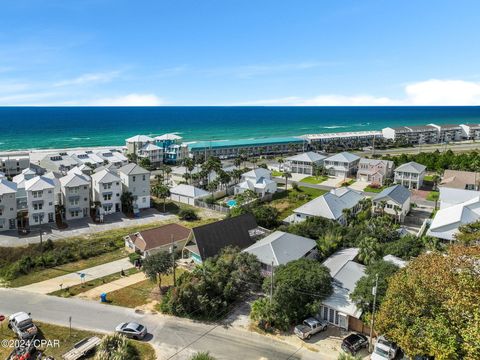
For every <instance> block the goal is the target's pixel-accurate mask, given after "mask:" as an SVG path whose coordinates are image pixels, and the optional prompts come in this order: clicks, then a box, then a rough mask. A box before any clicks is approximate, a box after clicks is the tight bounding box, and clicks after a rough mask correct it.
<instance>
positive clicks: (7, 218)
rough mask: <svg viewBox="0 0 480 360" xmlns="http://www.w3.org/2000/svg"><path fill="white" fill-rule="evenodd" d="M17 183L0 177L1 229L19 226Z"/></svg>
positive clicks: (11, 228)
mask: <svg viewBox="0 0 480 360" xmlns="http://www.w3.org/2000/svg"><path fill="white" fill-rule="evenodd" d="M16 193H17V184H16V183H14V182H13V181H8V180H7V179H6V178H5V177H0V231H5V230H14V229H16V228H17V199H16Z"/></svg>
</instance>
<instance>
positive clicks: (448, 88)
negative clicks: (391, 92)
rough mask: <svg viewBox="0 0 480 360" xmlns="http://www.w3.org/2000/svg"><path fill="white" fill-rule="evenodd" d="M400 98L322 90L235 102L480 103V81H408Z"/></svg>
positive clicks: (253, 103)
mask: <svg viewBox="0 0 480 360" xmlns="http://www.w3.org/2000/svg"><path fill="white" fill-rule="evenodd" d="M404 92H405V95H404V96H403V97H401V98H398V99H397V98H390V97H385V96H374V95H368V94H358V95H352V96H348V95H340V94H324V95H318V96H315V97H312V98H301V97H297V96H290V97H284V98H278V99H267V100H255V101H250V102H243V103H239V104H236V105H265V106H269V105H278V106H281V105H284V106H395V105H396V106H405V105H416V106H421V105H432V106H442V105H459V106H462V105H463V106H467V105H480V82H472V81H464V80H439V79H430V80H426V81H420V82H416V83H411V84H408V85H406V86H405V88H404Z"/></svg>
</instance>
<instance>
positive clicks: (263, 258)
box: [243, 231, 316, 266]
mask: <svg viewBox="0 0 480 360" xmlns="http://www.w3.org/2000/svg"><path fill="white" fill-rule="evenodd" d="M315 246H316V243H315V241H314V240H312V239H308V238H306V237H303V236H298V235H294V234H289V233H286V232H283V231H275V232H274V233H272V234H270V235H268V236H267V237H265V238H263V239H261V240H260V241H257V242H256V243H255V244H253V245H251V246H249V247H248V248H246V249H245V250H243V251H245V252H248V253H250V254H253V255H256V256H257V258H258V260H259V261H260V262H261V263H263V264H267V265H271V264H272V262H273V265H274V266H278V265H284V264H286V263H288V262H290V261H293V260H298V259H300V258H302V257H303V256H305V255H306V254H307V253H308V252H310V251H311V250H312V249H314V248H315Z"/></svg>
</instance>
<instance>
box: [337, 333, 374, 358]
mask: <svg viewBox="0 0 480 360" xmlns="http://www.w3.org/2000/svg"><path fill="white" fill-rule="evenodd" d="M367 346H368V339H367V337H366V336H365V335H362V334H350V335H348V336H347V337H346V338H345V339H343V341H342V350H343V351H345V352H349V353H350V354H352V355H355V354H356V353H357V352H358V351H359V350H361V349H362V348H366V347H367Z"/></svg>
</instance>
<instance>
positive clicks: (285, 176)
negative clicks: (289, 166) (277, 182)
mask: <svg viewBox="0 0 480 360" xmlns="http://www.w3.org/2000/svg"><path fill="white" fill-rule="evenodd" d="M283 177H284V178H285V190H287V189H288V179H289V178H291V177H292V173H291V172H289V171H284V172H283Z"/></svg>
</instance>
